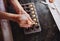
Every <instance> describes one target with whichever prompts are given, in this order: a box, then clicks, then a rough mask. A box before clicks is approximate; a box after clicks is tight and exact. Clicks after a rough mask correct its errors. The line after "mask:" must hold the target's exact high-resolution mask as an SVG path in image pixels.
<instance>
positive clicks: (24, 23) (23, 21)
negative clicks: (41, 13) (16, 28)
mask: <svg viewBox="0 0 60 41" xmlns="http://www.w3.org/2000/svg"><path fill="white" fill-rule="evenodd" d="M18 15H19V17H18V19H17V22H18V24H19V25H20V27H23V28H28V27H31V26H32V25H33V24H35V22H34V21H33V20H32V19H31V18H30V16H29V14H27V13H26V12H25V13H23V14H18Z"/></svg>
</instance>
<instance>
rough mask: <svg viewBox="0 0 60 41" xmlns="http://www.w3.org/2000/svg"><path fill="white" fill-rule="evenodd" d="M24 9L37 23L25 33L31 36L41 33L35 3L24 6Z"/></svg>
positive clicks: (25, 30)
mask: <svg viewBox="0 0 60 41" xmlns="http://www.w3.org/2000/svg"><path fill="white" fill-rule="evenodd" d="M22 7H23V8H24V10H25V11H26V12H27V13H28V14H29V15H30V16H31V18H32V20H33V21H34V22H35V24H34V25H33V26H32V27H31V28H28V29H24V33H25V34H30V33H35V32H40V31H41V28H40V24H39V21H38V16H37V13H36V9H35V6H34V3H28V4H22Z"/></svg>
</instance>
